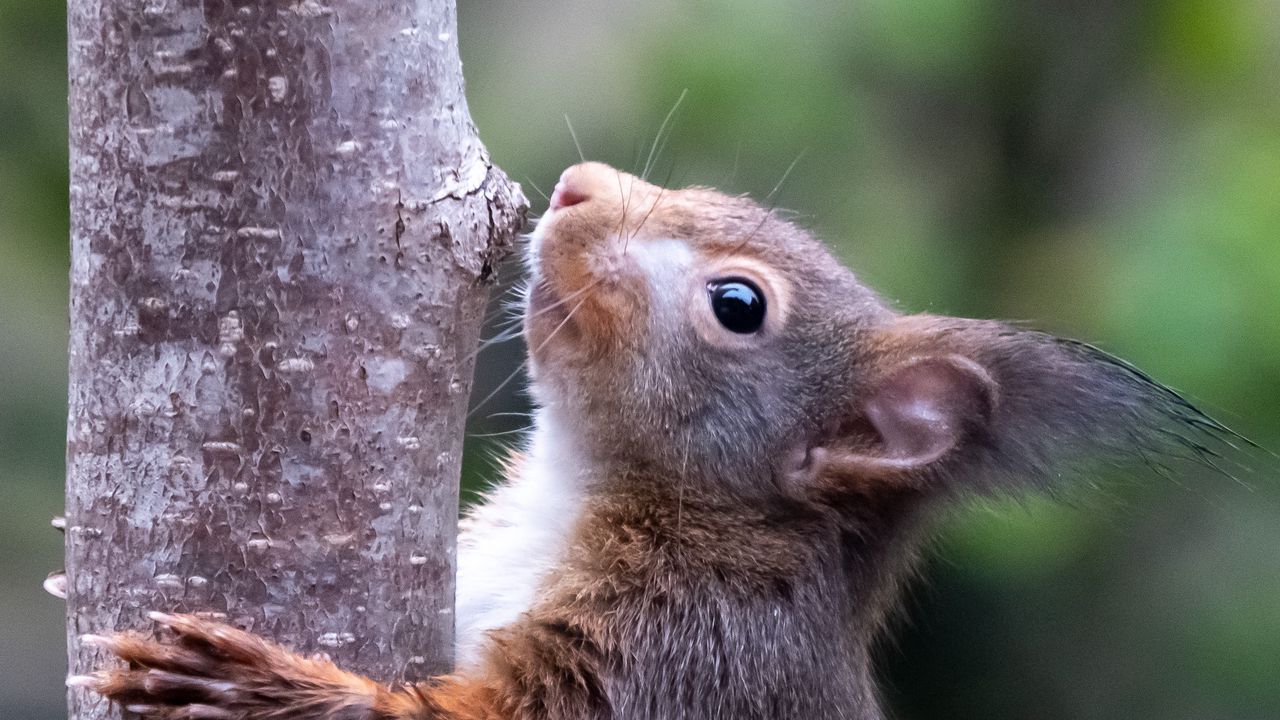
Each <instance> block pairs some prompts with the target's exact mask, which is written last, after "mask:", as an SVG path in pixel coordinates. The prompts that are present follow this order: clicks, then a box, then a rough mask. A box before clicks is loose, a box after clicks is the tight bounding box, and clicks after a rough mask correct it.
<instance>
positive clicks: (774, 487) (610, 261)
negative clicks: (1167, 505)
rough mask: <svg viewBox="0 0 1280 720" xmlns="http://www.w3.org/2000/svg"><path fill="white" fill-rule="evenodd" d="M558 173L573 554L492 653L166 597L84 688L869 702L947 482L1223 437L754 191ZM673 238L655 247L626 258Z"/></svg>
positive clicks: (1187, 409) (833, 710)
mask: <svg viewBox="0 0 1280 720" xmlns="http://www.w3.org/2000/svg"><path fill="white" fill-rule="evenodd" d="M561 186H563V187H562V189H559V190H558V193H563V195H558V196H560V197H570V196H571V197H573V198H574V199H575V202H573V203H566V204H565V206H563V207H557V208H553V211H552V212H551V213H550V214H549V216H548V217H547V218H545V219H544V220H543V225H542V226H541V228H540V231H539V232H540V233H541V235H540V238H539V243H540V244H539V245H537V247H536V248H535V249H534V250H533V253H534V257H532V258H531V260H532V265H533V267H534V272H533V275H534V276H533V278H532V283H533V289H532V292H531V297H530V303H529V311H528V313H527V315H526V335H527V337H528V340H529V345H530V353H531V359H532V361H533V362H532V371H533V372H532V374H533V376H534V381H535V382H534V390H535V394H536V395H537V398H538V400H539V401H540V402H541V403H543V404H545V405H547V406H553V407H555V408H557V410H558V412H561V413H563V414H564V415H565V416H567V417H570V418H572V419H574V420H575V421H576V422H575V423H574V427H573V428H572V430H573V432H574V434H575V438H576V440H577V441H578V442H579V443H580V444H581V452H583V453H584V454H585V460H586V462H585V465H586V466H587V467H589V468H590V473H589V475H590V477H587V478H585V479H584V490H583V492H584V496H583V498H582V509H581V515H580V517H579V518H577V522H576V525H575V526H574V527H575V530H574V532H573V534H572V539H571V541H570V543H569V547H568V548H567V550H566V552H565V556H564V557H563V558H562V559H561V561H560V564H559V566H558V567H557V569H556V571H555V572H554V573H553V574H552V575H551V577H550V578H549V579H548V580H547V581H546V583H545V586H544V587H543V588H542V589H541V592H540V593H539V595H538V599H537V601H536V602H535V603H534V605H533V606H532V607H531V608H529V610H528V611H527V612H526V613H525V614H524V615H523V616H521V618H520V619H519V620H517V621H516V622H515V623H513V624H511V625H509V626H507V627H504V628H501V629H499V630H497V631H495V632H493V633H492V637H491V642H490V644H489V646H488V653H487V656H486V657H485V660H484V662H483V663H482V665H481V666H480V667H479V669H477V670H474V671H470V672H468V673H467V674H465V675H460V676H451V677H446V678H440V679H438V680H436V681H433V682H431V683H427V684H424V685H421V686H418V687H412V688H400V689H394V688H388V687H384V686H381V685H378V684H377V683H374V682H373V681H370V680H367V679H364V678H360V677H357V676H354V675H351V674H349V673H346V672H344V671H342V670H340V669H338V668H336V667H334V666H333V665H332V664H331V663H329V662H327V661H324V660H319V659H307V658H302V657H299V656H297V655H294V654H292V653H290V652H288V651H287V650H285V649H283V648H280V647H278V646H276V645H272V644H270V643H268V642H266V641H264V640H261V639H259V638H256V637H254V636H252V635H249V634H247V633H243V632H240V631H237V630H233V629H230V628H227V627H225V626H221V625H217V624H215V623H211V622H208V621H204V620H200V619H198V618H193V617H188V616H182V617H177V618H161V620H162V623H163V624H165V625H167V626H169V627H170V628H171V629H173V630H174V631H175V633H176V638H175V639H173V640H161V641H152V640H148V639H145V638H141V637H137V636H133V635H118V636H115V637H113V638H111V639H107V640H101V641H100V642H102V643H103V644H104V646H105V647H106V648H107V649H108V650H110V651H111V652H113V653H114V654H115V655H117V656H119V657H120V658H121V659H123V660H125V661H127V662H128V663H129V666H128V667H127V668H122V669H116V670H105V671H102V672H100V673H99V674H97V675H94V676H92V677H89V678H82V679H78V680H77V682H79V683H83V684H86V685H88V686H90V687H91V688H92V689H94V690H96V691H98V692H100V693H103V694H105V695H107V696H108V697H111V698H112V699H114V700H117V701H120V702H122V703H126V704H129V705H131V706H133V707H134V709H135V710H136V711H137V712H139V713H140V714H141V715H143V716H146V717H151V718H166V719H168V718H209V719H217V720H225V719H234V720H249V719H250V718H254V719H258V718H262V719H269V720H304V719H305V720H410V719H413V720H428V719H430V718H449V719H453V720H481V719H485V720H499V719H501V720H579V719H586V718H616V719H618V720H623V719H641V718H643V719H648V718H652V719H655V720H657V719H665V718H689V719H691V720H692V719H695V718H706V719H710V718H730V717H732V718H739V719H742V718H760V719H764V718H795V719H800V718H803V719H805V720H810V719H813V720H817V719H821V718H862V719H866V720H872V719H874V718H879V717H880V710H879V707H878V703H877V701H876V697H875V690H874V685H873V682H872V678H871V668H870V661H869V657H868V654H869V647H870V645H871V642H872V640H873V638H874V637H875V635H876V633H877V632H878V631H879V630H880V628H881V626H882V625H883V620H884V617H885V616H886V614H887V613H888V612H889V611H890V609H891V608H892V606H893V600H894V597H895V595H896V591H897V586H898V584H899V583H900V582H901V580H902V578H903V576H904V575H905V574H906V572H907V571H908V570H909V568H910V565H911V560H912V557H913V554H914V547H915V542H914V539H915V538H916V536H917V535H918V534H919V533H918V528H919V526H920V525H921V523H922V521H923V520H924V519H926V518H927V514H928V511H929V510H930V508H931V507H933V506H934V505H936V504H937V503H938V501H940V500H944V499H948V498H952V497H954V496H956V495H960V494H964V493H966V492H1003V491H1009V490H1016V489H1019V488H1022V487H1026V486H1032V487H1039V488H1043V489H1049V490H1052V489H1053V486H1054V483H1053V481H1054V480H1056V478H1057V477H1059V476H1060V475H1061V474H1062V470H1063V469H1064V468H1068V467H1083V466H1086V465H1087V464H1088V461H1089V460H1091V459H1106V460H1123V459H1129V458H1138V459H1142V460H1146V461H1147V462H1148V463H1151V462H1152V461H1151V458H1152V457H1155V456H1156V454H1158V453H1168V452H1172V453H1174V454H1177V453H1183V454H1190V455H1192V456H1193V458H1198V459H1200V460H1204V461H1206V462H1210V463H1212V458H1213V453H1215V452H1216V450H1215V449H1214V447H1216V446H1215V443H1220V442H1221V441H1223V439H1224V438H1227V437H1228V436H1229V435H1230V432H1229V431H1228V430H1226V429H1225V428H1223V427H1222V426H1221V425H1219V424H1217V423H1216V422H1214V421H1212V420H1210V419H1209V418H1207V417H1205V416H1204V415H1202V414H1200V413H1199V412H1198V411H1196V410H1195V408H1193V407H1191V406H1190V405H1189V404H1187V403H1186V401H1184V400H1183V399H1182V398H1180V397H1179V396H1178V395H1176V394H1175V393H1173V392H1172V391H1170V390H1168V389H1167V388H1165V387H1163V386H1161V385H1159V384H1157V383H1155V382H1154V381H1152V380H1150V378H1148V377H1146V376H1145V375H1143V374H1142V373H1140V372H1138V371H1136V370H1135V369H1133V368H1132V367H1130V366H1128V365H1126V364H1124V363H1122V362H1121V361H1118V360H1116V359H1114V358H1112V357H1110V356H1107V355H1105V354H1104V353H1101V352H1100V351H1098V350H1096V349H1094V348H1091V347H1089V346H1087V345H1083V344H1081V343H1076V342H1073V341H1067V340H1060V339H1057V338H1052V337H1050V336H1046V335H1042V334H1038V333H1034V332H1029V331H1024V330H1019V329H1016V328H1013V327H1010V326H1007V325H1003V324H1000V323H994V322H987V321H973V320H962V319H957V318H943V317H934V316H925V315H921V316H901V315H899V314H898V313H896V312H894V311H893V310H891V309H890V308H889V307H888V306H887V305H886V304H885V303H883V302H882V301H881V300H880V299H879V298H878V297H877V296H876V295H875V294H874V293H873V292H872V291H870V290H868V289H867V288H865V287H864V286H862V285H861V284H860V283H859V282H858V281H857V279H856V278H855V277H854V276H853V274H852V273H850V272H849V271H848V270H847V269H845V268H844V267H842V266H841V265H839V263H837V262H836V261H835V260H834V259H833V258H832V257H831V256H830V255H829V254H828V253H827V251H826V250H825V249H824V248H823V247H822V246H821V244H820V243H818V242H817V241H816V240H814V239H813V238H811V237H810V236H809V235H808V234H806V233H805V232H804V231H803V230H801V229H800V228H798V227H796V226H794V225H792V224H790V223H788V222H786V221H784V220H782V219H780V218H778V217H777V216H776V215H775V214H774V213H772V212H771V211H769V210H766V209H764V208H762V207H760V206H758V205H756V204H755V203H753V202H751V201H750V200H747V199H745V198H739V197H729V196H725V195H722V194H720V193H717V192H715V191H713V190H708V189H703V188H691V189H685V190H667V189H662V188H658V187H656V186H653V185H650V184H648V183H646V182H644V181H643V180H641V179H639V178H635V177H633V176H630V175H627V174H625V173H620V172H618V171H616V170H614V169H612V168H609V167H607V166H604V165H599V164H594V163H588V164H584V165H580V166H576V167H574V168H571V169H570V170H568V171H566V174H565V176H564V177H563V178H562V179H561ZM673 241H674V242H676V243H678V245H676V246H671V247H676V248H678V249H677V250H672V251H671V252H674V253H675V255H671V256H670V257H666V256H659V257H657V259H656V260H653V262H656V263H659V264H660V265H661V263H668V265H663V266H662V267H661V268H659V269H658V270H648V269H646V267H647V266H645V265H643V263H641V261H640V260H638V259H637V257H638V256H640V255H642V254H643V253H645V252H658V250H657V249H655V248H658V249H661V247H665V246H662V245H661V243H663V242H673ZM633 244H634V245H633ZM685 251H687V252H688V253H689V262H687V263H685V262H684V259H683V256H681V255H680V254H679V253H681V252H685ZM672 257H674V258H676V259H675V260H672V259H671V258H672ZM652 272H658V273H666V274H665V275H662V276H661V277H658V278H657V279H656V280H655V277H657V276H653V275H650V274H647V273H652ZM725 275H730V276H737V275H743V276H748V277H750V278H751V279H752V280H753V281H754V282H756V283H757V284H758V285H759V286H760V287H761V288H762V289H763V290H764V292H765V294H766V295H767V296H768V301H769V311H768V314H767V316H766V322H765V324H764V326H763V328H762V329H761V330H760V331H759V332H757V333H754V334H750V335H742V334H731V333H729V332H728V331H727V330H725V329H724V328H721V327H719V326H718V325H717V323H716V321H715V319H714V317H713V315H712V314H711V313H710V310H709V309H708V306H707V295H706V287H707V283H708V282H709V281H711V280H714V279H715V278H717V277H723V276H725ZM521 467H522V463H521V462H520V461H518V460H515V461H513V462H512V463H510V464H509V465H508V466H507V468H506V470H507V472H509V473H519V472H521Z"/></svg>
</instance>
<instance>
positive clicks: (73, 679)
mask: <svg viewBox="0 0 1280 720" xmlns="http://www.w3.org/2000/svg"><path fill="white" fill-rule="evenodd" d="M100 682H102V678H100V677H98V676H97V675H68V676H67V687H69V688H81V687H87V688H96V687H97V686H98V684H99V683H100Z"/></svg>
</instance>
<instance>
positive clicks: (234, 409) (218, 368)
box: [66, 0, 525, 720]
mask: <svg viewBox="0 0 1280 720" xmlns="http://www.w3.org/2000/svg"><path fill="white" fill-rule="evenodd" d="M68 22H69V36H70V43H69V45H70V50H69V63H70V74H71V96H70V104H71V117H70V123H71V128H70V134H71V214H72V268H71V341H70V354H71V360H70V367H71V371H70V372H71V378H70V413H69V418H68V424H67V435H68V438H67V466H68V476H67V551H66V553H67V558H66V559H67V573H68V581H67V593H68V595H67V602H68V605H67V628H68V654H69V658H70V665H71V672H73V673H81V672H87V671H89V670H92V669H93V668H94V667H95V666H97V664H99V663H101V662H105V659H104V658H102V657H98V656H97V655H96V653H95V652H94V651H92V650H91V649H90V648H88V647H86V646H82V645H81V643H79V642H78V640H77V638H78V637H79V636H80V635H81V634H83V633H89V632H95V633H101V632H107V631H112V630H117V629H122V628H129V627H134V628H148V622H147V620H146V618H145V613H146V611H149V610H156V609H158V610H166V611H173V610H182V611H212V612H220V613H226V614H227V615H228V617H229V618H230V619H231V621H232V622H235V623H237V624H239V625H241V626H244V627H247V628H249V629H252V630H254V631H255V632H258V633H261V634H263V635H266V636H268V637H271V638H274V639H277V640H280V641H282V642H284V643H286V644H288V645H290V646H293V647H295V648H297V649H299V650H301V651H304V652H325V653H327V654H329V655H330V656H331V657H333V658H334V659H335V660H337V661H338V662H340V663H341V664H343V665H344V666H346V667H349V668H351V669H354V670H358V671H361V672H364V673H368V674H370V675H373V676H375V677H379V678H382V679H386V680H396V679H416V678H421V677H424V676H426V675H428V674H432V673H436V672H440V671H444V670H447V669H448V668H449V666H450V663H451V652H452V651H451V647H452V636H453V616H452V609H453V570H454V554H453V541H454V533H455V524H456V517H457V492H458V491H457V480H458V474H459V470H460V462H461V451H462V438H463V420H464V417H465V413H466V401H467V396H468V393H469V391H470V386H471V376H472V369H473V367H472V366H473V360H472V358H473V349H474V346H475V344H476V340H477V336H478V334H479V330H480V324H481V320H482V315H483V311H484V301H485V295H486V289H485V287H484V286H485V284H486V281H487V280H488V278H489V276H490V272H491V268H492V265H493V263H494V262H496V260H497V259H498V256H499V255H500V254H501V253H502V252H503V250H504V249H505V248H506V247H507V246H508V245H509V241H510V238H511V237H512V235H513V233H514V232H515V231H516V230H517V229H518V226H519V225H520V224H521V222H522V220H523V214H524V210H525V202H524V198H523V197H522V196H521V195H520V192H519V189H518V187H516V186H514V185H513V184H511V183H510V182H509V181H508V180H507V178H506V176H505V175H503V174H502V172H501V171H500V170H498V169H497V168H496V167H494V166H493V165H492V164H491V163H490V162H489V158H488V155H487V154H486V152H485V149H484V147H483V146H482V145H481V143H480V141H479V140H478V139H477V137H476V132H475V128H474V126H473V125H472V123H471V120H470V116H469V113H468V110H467V105H466V101H465V98H464V96H463V83H462V75H461V64H460V62H459V59H458V52H457V35H456V33H455V8H454V6H453V2H451V1H448V0H417V1H415V0H391V1H384V2H377V3H371V2H361V0H301V1H300V2H245V1H244V0H203V2H197V1H196V0H69V3H68ZM69 707H70V717H71V718H74V719H76V720H89V719H91V718H92V719H98V718H106V717H116V715H115V714H114V713H115V712H116V711H114V710H111V709H109V708H107V707H106V706H105V704H104V703H102V701H100V700H99V699H97V698H96V697H93V696H91V695H89V694H87V693H85V692H83V691H73V692H71V693H70V695H69Z"/></svg>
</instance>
